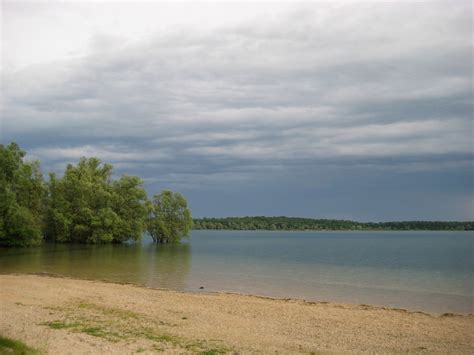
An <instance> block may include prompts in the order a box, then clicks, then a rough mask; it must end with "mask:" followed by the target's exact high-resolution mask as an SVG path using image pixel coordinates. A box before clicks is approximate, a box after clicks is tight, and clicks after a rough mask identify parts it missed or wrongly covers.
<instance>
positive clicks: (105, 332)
mask: <svg viewBox="0 0 474 355" xmlns="http://www.w3.org/2000/svg"><path fill="white" fill-rule="evenodd" d="M56 313H57V315H61V319H60V320H54V321H50V322H45V323H42V325H45V326H48V327H49V328H51V329H58V330H59V329H69V330H70V331H73V332H80V333H84V334H87V335H90V336H94V337H99V338H104V339H106V340H108V341H111V342H118V341H120V340H125V341H127V340H137V339H143V340H145V339H146V340H148V341H150V342H151V343H152V344H150V346H151V347H152V348H154V349H155V350H158V349H160V350H159V351H165V350H166V349H177V348H180V349H186V350H187V351H190V352H192V353H198V354H209V355H211V354H223V353H227V352H231V351H232V349H228V348H224V347H221V345H222V344H221V342H220V341H219V340H200V339H189V338H185V337H181V336H177V335H173V334H172V332H170V331H171V330H172V329H173V328H175V327H178V325H177V324H174V323H170V322H167V321H164V320H160V319H156V318H154V317H150V316H148V315H145V314H140V313H135V312H132V311H129V310H124V309H120V308H112V307H108V306H102V305H97V304H93V303H89V302H84V301H81V302H80V303H74V304H71V305H70V306H68V307H66V308H61V309H59V308H58V309H56ZM182 319H187V317H185V316H184V317H183V318H182Z"/></svg>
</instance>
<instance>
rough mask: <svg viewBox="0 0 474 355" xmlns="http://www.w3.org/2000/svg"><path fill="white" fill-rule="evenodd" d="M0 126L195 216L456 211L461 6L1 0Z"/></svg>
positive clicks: (49, 165)
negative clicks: (164, 192) (101, 165)
mask: <svg viewBox="0 0 474 355" xmlns="http://www.w3.org/2000/svg"><path fill="white" fill-rule="evenodd" d="M1 23H2V56H1V58H2V66H1V81H2V92H1V96H2V97H1V98H2V101H3V108H2V112H1V122H0V123H1V125H0V139H1V142H2V143H9V142H10V141H16V142H17V143H19V144H20V145H21V146H22V147H23V148H24V149H26V150H27V152H28V157H29V158H30V159H39V160H41V162H42V167H43V171H44V172H48V171H56V172H61V171H62V170H63V169H64V167H65V165H66V164H67V163H71V162H77V160H78V159H79V158H80V157H81V156H97V157H99V158H101V159H102V160H103V161H106V162H110V163H113V164H114V166H115V167H116V173H117V174H122V173H128V174H135V175H139V176H141V177H142V178H143V179H144V181H145V186H146V188H147V190H148V192H149V193H150V194H153V193H156V192H158V191H159V190H161V189H165V188H167V189H173V190H177V191H180V192H182V193H183V194H184V195H185V196H186V197H187V198H188V200H189V202H190V205H191V208H192V211H193V214H194V215H195V216H197V217H201V216H239V215H270V216H271V215H288V216H305V217H317V218H345V219H356V220H362V221H367V220H373V221H380V220H399V219H405V220H406V219H433V220H434V219H438V220H439V219H441V220H472V219H474V215H473V214H474V208H473V201H474V190H473V153H474V151H473V123H472V110H473V107H472V105H473V62H472V59H473V58H472V50H473V48H472V5H471V2H470V1H461V0H457V1H445V2H438V3H433V2H431V3H430V2H415V1H410V2H403V1H401V2H399V3H395V2H392V3H388V2H384V1H376V2H372V3H369V2H364V3H358V2H355V1H351V2H345V3H336V2H319V3H305V4H295V3H280V4H274V3H268V2H265V3H260V4H251V3H249V2H243V3H240V4H238V3H220V4H217V3H214V4H212V3H197V2H195V3H192V4H187V3H175V4H174V5H171V4H166V3H161V2H160V3H156V2H143V3H136V2H128V3H127V2H125V3H124V2H122V3H113V2H91V1H88V2H86V1H85V2H74V3H72V2H52V1H48V2H43V1H35V2H24V1H18V0H15V1H3V2H2V13H1Z"/></svg>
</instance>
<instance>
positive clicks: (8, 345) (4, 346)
mask: <svg viewBox="0 0 474 355" xmlns="http://www.w3.org/2000/svg"><path fill="white" fill-rule="evenodd" d="M39 353H40V352H39V351H38V350H36V349H33V348H31V347H29V346H28V345H26V344H25V343H23V342H22V341H20V340H16V339H12V338H8V337H4V336H1V335H0V354H12V355H32V354H39Z"/></svg>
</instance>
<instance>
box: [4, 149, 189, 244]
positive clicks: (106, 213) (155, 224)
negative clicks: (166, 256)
mask: <svg viewBox="0 0 474 355" xmlns="http://www.w3.org/2000/svg"><path fill="white" fill-rule="evenodd" d="M24 157H25V152H24V151H22V150H21V149H20V147H19V146H18V145H17V144H15V143H11V144H9V145H8V146H3V145H0V245H2V246H27V245H36V244H39V243H41V242H42V241H43V239H46V240H49V241H54V242H66V243H120V242H124V241H128V240H133V241H139V240H140V239H141V237H142V235H143V234H144V232H146V231H148V232H149V233H150V234H151V236H152V237H153V240H154V241H156V242H161V243H168V242H177V241H179V240H180V239H181V237H184V236H187V235H188V233H189V230H190V228H191V226H192V217H191V212H190V210H189V208H188V207H187V202H186V199H185V198H184V197H183V196H182V195H181V194H179V193H177V192H172V191H163V192H161V193H160V194H158V195H155V196H154V197H153V201H149V200H148V198H147V193H146V191H145V189H144V188H143V181H142V180H141V179H140V178H139V177H136V176H128V175H123V176H121V177H120V178H119V179H116V180H114V179H113V177H112V173H113V167H112V165H110V164H103V163H101V161H100V160H99V159H97V158H81V159H80V161H79V163H78V164H77V165H72V164H69V165H68V166H67V167H66V170H65V172H64V174H63V176H62V177H61V178H58V177H57V176H56V175H55V174H53V173H51V174H49V181H47V182H46V181H45V180H44V178H43V175H42V173H41V170H40V166H39V163H38V162H27V161H25V159H24Z"/></svg>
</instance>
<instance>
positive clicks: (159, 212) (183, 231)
mask: <svg viewBox="0 0 474 355" xmlns="http://www.w3.org/2000/svg"><path fill="white" fill-rule="evenodd" d="M192 226H193V219H192V217H191V211H190V210H189V208H188V204H187V202H186V199H185V198H184V197H183V195H181V194H180V193H178V192H173V191H169V190H165V191H163V192H161V193H160V194H158V195H155V196H153V201H152V206H151V211H150V215H149V219H148V228H147V229H148V233H150V235H151V237H152V238H153V241H154V242H159V243H176V242H179V241H180V240H181V238H182V237H187V236H188V235H189V231H190V230H191V228H192Z"/></svg>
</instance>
